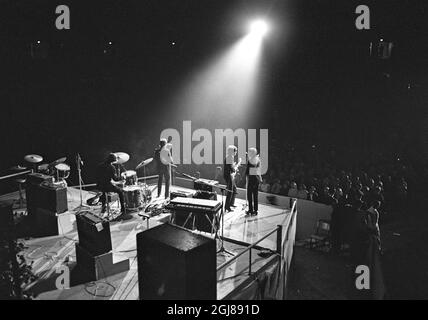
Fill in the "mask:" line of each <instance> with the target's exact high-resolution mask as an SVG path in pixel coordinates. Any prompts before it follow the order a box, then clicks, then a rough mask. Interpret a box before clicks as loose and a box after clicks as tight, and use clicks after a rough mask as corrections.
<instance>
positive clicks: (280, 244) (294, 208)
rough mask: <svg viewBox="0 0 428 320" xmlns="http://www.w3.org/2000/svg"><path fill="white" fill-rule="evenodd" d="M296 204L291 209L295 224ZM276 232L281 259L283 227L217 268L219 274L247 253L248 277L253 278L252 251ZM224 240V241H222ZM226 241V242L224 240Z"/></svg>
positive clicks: (279, 227)
mask: <svg viewBox="0 0 428 320" xmlns="http://www.w3.org/2000/svg"><path fill="white" fill-rule="evenodd" d="M296 203H297V201H296V200H294V202H293V205H292V207H291V214H292V216H291V218H290V222H293V219H294V215H295V211H296ZM290 225H291V223H290V224H289V226H288V228H287V236H286V239H287V240H288V238H289V231H290ZM275 232H276V234H277V235H276V253H277V254H279V255H280V256H281V257H282V255H283V252H282V225H278V226H277V227H276V228H275V229H273V230H272V231H270V232H269V233H268V234H266V235H265V236H263V238H261V239H259V240H257V241H256V242H255V243H253V244H251V245H250V246H249V247H247V248H246V249H245V250H244V251H242V252H240V253H239V254H237V255H236V256H234V257H233V258H232V259H230V260H228V261H226V262H224V263H223V264H221V265H220V266H219V267H218V268H217V272H219V271H220V270H222V269H224V268H225V267H226V266H228V265H229V264H231V263H233V262H234V261H236V260H237V259H238V258H239V257H241V256H242V255H244V254H245V253H247V252H249V257H248V275H249V276H251V274H252V272H251V271H252V270H251V267H252V263H253V262H252V251H251V250H252V249H253V248H254V247H256V246H258V244H259V243H261V242H262V241H263V240H265V239H266V238H268V237H270V236H271V235H272V234H274V233H275ZM222 240H223V239H222ZM223 241H224V240H223Z"/></svg>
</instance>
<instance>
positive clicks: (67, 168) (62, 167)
mask: <svg viewBox="0 0 428 320" xmlns="http://www.w3.org/2000/svg"><path fill="white" fill-rule="evenodd" d="M55 168H56V169H57V170H59V171H70V166H69V165H67V164H65V163H58V164H57V165H56V166H55Z"/></svg>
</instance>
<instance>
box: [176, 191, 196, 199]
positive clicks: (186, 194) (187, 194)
mask: <svg viewBox="0 0 428 320" xmlns="http://www.w3.org/2000/svg"><path fill="white" fill-rule="evenodd" d="M195 194H196V193H195V191H187V190H178V189H176V190H174V191H171V193H170V199H171V200H172V199H174V198H192V197H194V196H195Z"/></svg>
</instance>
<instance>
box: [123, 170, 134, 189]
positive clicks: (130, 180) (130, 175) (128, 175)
mask: <svg viewBox="0 0 428 320" xmlns="http://www.w3.org/2000/svg"><path fill="white" fill-rule="evenodd" d="M122 178H123V179H124V180H125V186H135V185H137V182H138V178H137V172H136V171H133V170H129V171H125V172H123V173H122Z"/></svg>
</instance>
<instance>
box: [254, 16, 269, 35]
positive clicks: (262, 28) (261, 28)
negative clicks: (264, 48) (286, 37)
mask: <svg viewBox="0 0 428 320" xmlns="http://www.w3.org/2000/svg"><path fill="white" fill-rule="evenodd" d="M268 31H269V26H268V24H267V23H266V21H263V20H256V21H253V22H252V23H251V25H250V33H251V34H252V35H255V36H259V37H263V36H265V35H266V33H267V32H268Z"/></svg>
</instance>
